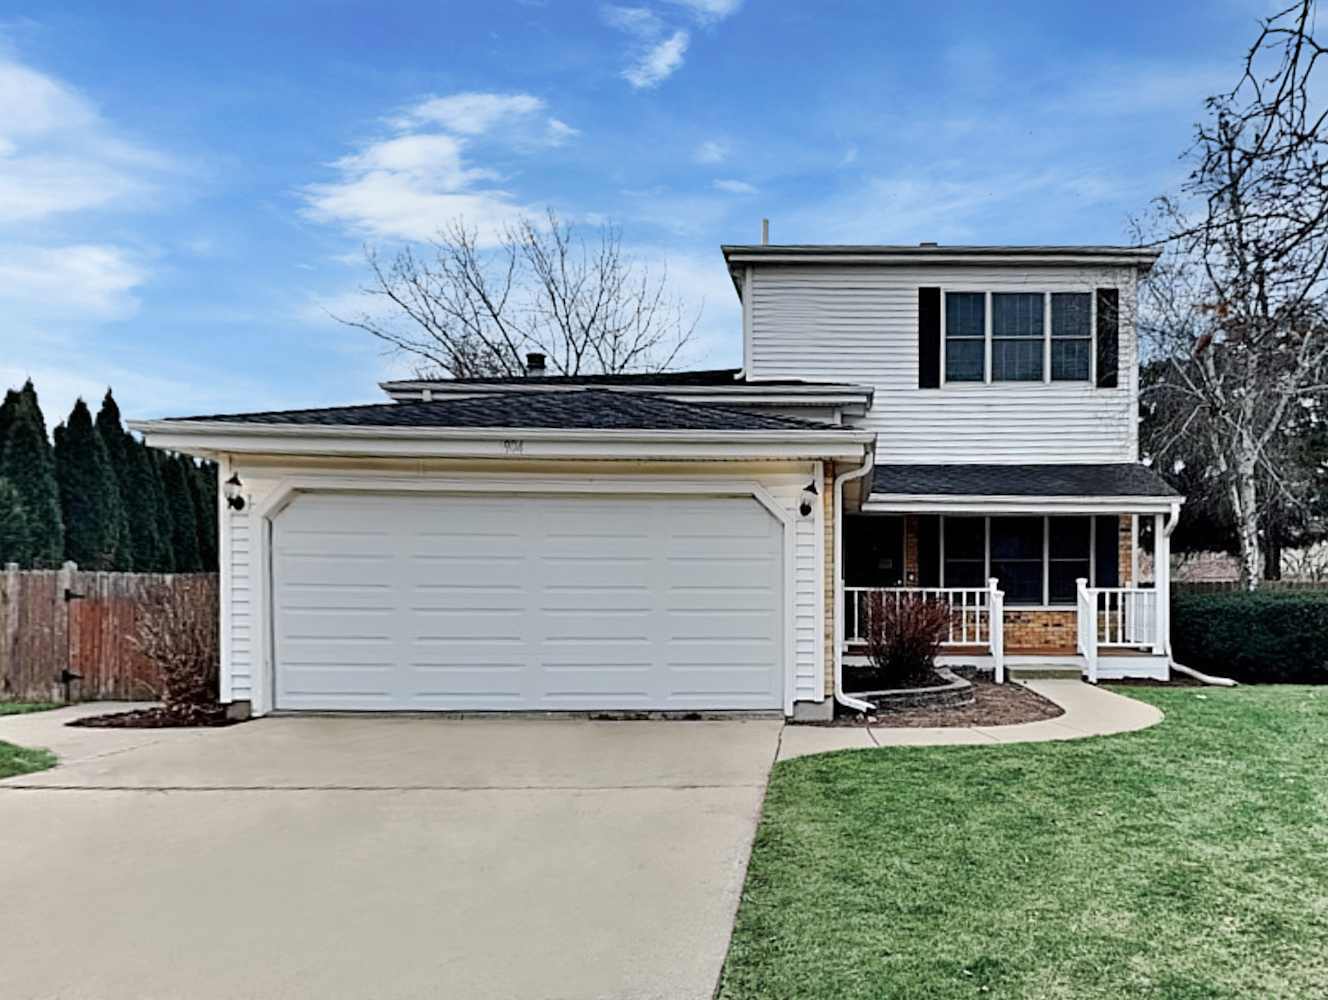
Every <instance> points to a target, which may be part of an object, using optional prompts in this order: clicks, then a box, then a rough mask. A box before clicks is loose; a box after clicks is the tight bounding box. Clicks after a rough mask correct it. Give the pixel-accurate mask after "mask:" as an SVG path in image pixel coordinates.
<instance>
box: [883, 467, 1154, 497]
mask: <svg viewBox="0 0 1328 1000" xmlns="http://www.w3.org/2000/svg"><path fill="white" fill-rule="evenodd" d="M872 492H873V493H889V494H893V495H905V496H1011V497H1019V496H1037V497H1164V496H1175V497H1178V496H1180V494H1179V493H1177V492H1176V491H1175V490H1173V489H1172V488H1171V487H1170V486H1168V485H1167V484H1166V482H1164V481H1163V479H1162V477H1160V476H1159V475H1158V474H1157V473H1155V472H1153V470H1151V469H1149V468H1148V467H1147V466H1143V465H1139V464H1137V463H1132V462H1131V463H1119V464H1106V465H878V466H877V467H876V471H875V474H874V476H873V479H872Z"/></svg>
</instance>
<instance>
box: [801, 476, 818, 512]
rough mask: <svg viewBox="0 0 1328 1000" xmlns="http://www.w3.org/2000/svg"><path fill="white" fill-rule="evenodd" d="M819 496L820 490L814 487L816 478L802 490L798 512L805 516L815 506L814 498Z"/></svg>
mask: <svg viewBox="0 0 1328 1000" xmlns="http://www.w3.org/2000/svg"><path fill="white" fill-rule="evenodd" d="M818 496H820V491H819V490H818V489H817V488H816V480H815V479H813V480H812V481H811V482H810V483H808V484H807V485H806V486H805V487H804V488H803V491H802V502H801V503H799V504H798V512H799V513H801V514H802V516H803V517H806V516H807V515H808V514H810V513H811V512H812V508H813V507H814V506H816V498H817V497H818Z"/></svg>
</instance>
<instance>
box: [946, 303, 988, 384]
mask: <svg viewBox="0 0 1328 1000" xmlns="http://www.w3.org/2000/svg"><path fill="white" fill-rule="evenodd" d="M986 314H987V303H986V296H985V295H984V294H983V293H982V292H948V293H946V296H945V380H946V381H947V382H981V381H982V379H983V377H984V375H985V370H986V353H987V352H986V342H985V338H986V336H987V315H986Z"/></svg>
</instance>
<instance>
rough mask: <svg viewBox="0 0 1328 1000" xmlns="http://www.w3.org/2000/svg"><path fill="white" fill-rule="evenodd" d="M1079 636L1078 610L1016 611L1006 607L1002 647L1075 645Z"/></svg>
mask: <svg viewBox="0 0 1328 1000" xmlns="http://www.w3.org/2000/svg"><path fill="white" fill-rule="evenodd" d="M1078 640H1079V616H1078V613H1077V611H1075V610H1073V609H1070V610H1066V611H1019V610H1017V609H1012V608H1010V607H1009V606H1008V605H1007V606H1006V608H1005V648H1006V650H1007V651H1009V650H1011V649H1074V648H1075V645H1076V644H1077V642H1078Z"/></svg>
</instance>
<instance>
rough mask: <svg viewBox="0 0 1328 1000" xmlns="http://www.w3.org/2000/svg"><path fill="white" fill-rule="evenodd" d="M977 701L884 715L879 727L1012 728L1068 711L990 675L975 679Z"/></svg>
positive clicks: (852, 721)
mask: <svg viewBox="0 0 1328 1000" xmlns="http://www.w3.org/2000/svg"><path fill="white" fill-rule="evenodd" d="M970 680H972V682H973V694H974V696H975V700H974V702H973V704H971V705H963V706H960V707H958V708H905V709H894V710H891V711H888V712H882V713H881V714H880V715H878V716H877V717H876V718H875V719H874V720H873V721H872V722H871V725H872V726H875V727H884V728H906V729H920V728H923V727H930V726H942V727H945V726H1010V725H1015V724H1017V723H1020V722H1040V721H1041V720H1043V719H1054V718H1056V717H1057V716H1058V715H1064V714H1065V712H1064V711H1063V710H1062V709H1061V707H1060V706H1059V705H1057V704H1055V703H1054V702H1050V701H1048V700H1047V699H1046V698H1043V697H1042V696H1041V695H1038V694H1034V693H1033V692H1032V691H1030V690H1029V689H1028V688H1026V687H1024V686H1023V685H1022V684H1013V683H1005V684H997V683H996V682H995V681H993V680H992V679H991V678H990V677H987V676H986V675H978V676H976V677H971V678H970ZM863 724H864V723H863V720H862V719H861V717H859V716H846V717H844V718H842V719H836V720H835V721H834V723H833V725H837V726H861V725H863Z"/></svg>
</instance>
